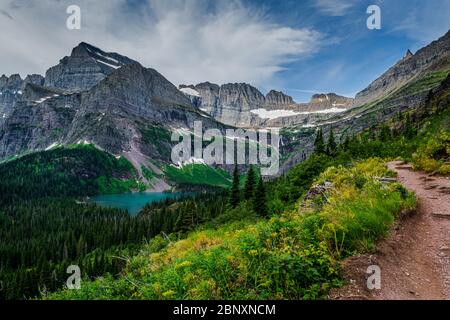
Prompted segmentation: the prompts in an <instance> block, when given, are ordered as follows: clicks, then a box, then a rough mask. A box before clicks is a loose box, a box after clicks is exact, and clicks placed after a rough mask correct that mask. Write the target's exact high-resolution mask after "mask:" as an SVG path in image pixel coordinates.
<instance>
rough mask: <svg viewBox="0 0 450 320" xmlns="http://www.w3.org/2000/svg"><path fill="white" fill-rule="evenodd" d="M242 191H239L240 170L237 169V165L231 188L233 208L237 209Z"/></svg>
mask: <svg viewBox="0 0 450 320" xmlns="http://www.w3.org/2000/svg"><path fill="white" fill-rule="evenodd" d="M240 198H241V197H240V190H239V170H238V168H237V165H235V166H234V171H233V184H232V186H231V191H230V205H231V206H232V207H233V208H236V207H237V205H238V204H239V201H240V200H241V199H240Z"/></svg>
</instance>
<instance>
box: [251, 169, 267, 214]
mask: <svg viewBox="0 0 450 320" xmlns="http://www.w3.org/2000/svg"><path fill="white" fill-rule="evenodd" d="M253 207H254V210H255V212H256V213H257V214H258V215H259V216H262V217H264V216H267V200H266V189H265V187H264V181H263V179H262V177H261V176H260V177H259V181H258V185H257V186H256V191H255V197H254V199H253Z"/></svg>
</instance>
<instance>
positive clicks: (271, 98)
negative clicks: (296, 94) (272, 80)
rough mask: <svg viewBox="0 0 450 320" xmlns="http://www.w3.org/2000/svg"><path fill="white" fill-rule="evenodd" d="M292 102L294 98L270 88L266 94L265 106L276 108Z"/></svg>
mask: <svg viewBox="0 0 450 320" xmlns="http://www.w3.org/2000/svg"><path fill="white" fill-rule="evenodd" d="M292 104H294V99H292V97H290V96H288V95H286V94H284V93H283V92H281V91H276V90H270V91H269V93H268V94H267V95H266V101H265V107H266V108H268V109H271V108H273V109H277V108H280V107H286V106H290V105H292Z"/></svg>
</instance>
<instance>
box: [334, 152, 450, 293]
mask: <svg viewBox="0 0 450 320" xmlns="http://www.w3.org/2000/svg"><path fill="white" fill-rule="evenodd" d="M388 166H389V168H390V169H392V170H394V171H396V172H397V179H398V181H399V182H400V183H402V184H403V185H404V186H405V187H406V188H408V189H409V190H411V191H414V192H415V193H416V196H417V198H418V209H417V211H416V212H414V213H412V214H408V215H405V216H403V217H402V218H401V219H400V221H398V223H397V225H396V226H395V228H394V231H393V233H392V234H391V235H390V236H389V237H388V238H387V239H386V240H383V241H381V243H379V245H378V247H377V249H376V251H375V253H374V254H372V255H363V256H357V257H352V258H349V259H347V260H346V261H345V262H344V264H343V272H344V278H345V280H346V281H347V282H348V284H347V285H345V286H344V287H342V288H339V289H337V290H333V291H332V292H331V293H330V298H331V299H353V300H360V299H369V300H442V299H446V300H450V179H449V178H446V177H438V176H431V175H428V174H425V173H421V172H415V171H413V170H412V168H411V166H409V165H406V164H403V163H402V162H399V161H395V162H391V163H389V164H388ZM371 265H377V266H379V267H380V270H381V289H379V290H377V289H373V290H369V289H368V288H367V278H368V277H369V276H370V274H368V273H367V268H368V267H369V266H371Z"/></svg>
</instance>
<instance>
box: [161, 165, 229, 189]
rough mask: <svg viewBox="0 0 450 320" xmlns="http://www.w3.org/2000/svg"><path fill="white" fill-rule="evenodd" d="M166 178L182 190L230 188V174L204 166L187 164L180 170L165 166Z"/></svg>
mask: <svg viewBox="0 0 450 320" xmlns="http://www.w3.org/2000/svg"><path fill="white" fill-rule="evenodd" d="M164 173H165V176H166V178H167V179H168V180H169V181H171V182H174V183H176V184H177V185H179V186H180V187H182V188H189V187H195V186H210V187H219V188H228V187H230V186H231V176H230V174H229V173H228V172H227V171H225V170H223V169H221V168H213V167H210V166H207V165H205V164H187V165H184V166H183V167H181V168H177V167H174V166H165V168H164Z"/></svg>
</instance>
